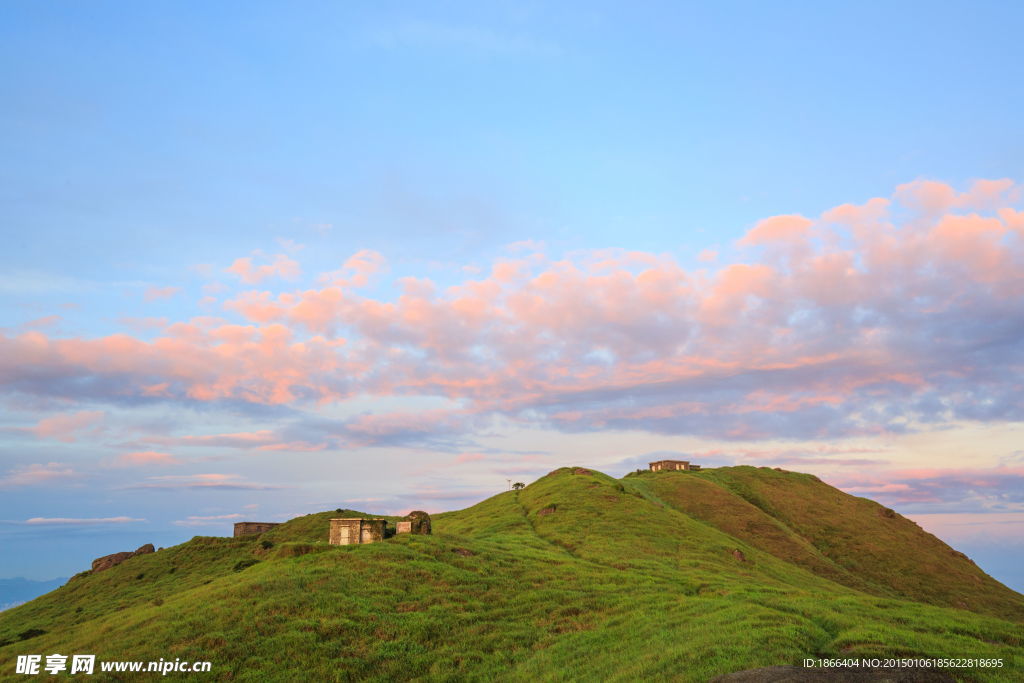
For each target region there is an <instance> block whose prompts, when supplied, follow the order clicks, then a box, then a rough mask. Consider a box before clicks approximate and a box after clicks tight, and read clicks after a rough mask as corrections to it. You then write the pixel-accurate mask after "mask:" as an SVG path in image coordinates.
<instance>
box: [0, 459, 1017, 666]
mask: <svg viewBox="0 0 1024 683" xmlns="http://www.w3.org/2000/svg"><path fill="white" fill-rule="evenodd" d="M837 494H838V495H837ZM878 507H879V506H877V505H876V504H874V503H871V502H870V501H864V500H863V499H856V498H852V497H850V496H845V495H844V494H841V493H839V492H836V491H835V490H834V489H831V488H830V487H827V486H824V485H823V484H821V483H820V482H816V481H815V480H814V479H813V478H810V477H808V476H807V475H797V474H792V473H778V472H774V471H770V472H765V471H764V470H758V469H754V468H723V469H721V470H708V471H705V472H701V473H664V474H657V475H655V474H646V475H638V476H630V477H627V478H625V479H623V480H615V479H612V478H610V477H607V476H605V475H603V474H600V473H596V472H592V473H578V474H577V473H574V471H573V470H569V469H565V470H559V471H557V472H555V473H552V474H551V475H549V476H547V477H545V478H542V479H541V480H539V481H538V482H535V483H534V484H532V485H531V486H529V487H527V488H526V489H524V490H522V491H519V492H506V493H503V494H500V495H497V496H495V497H493V498H491V499H488V500H486V501H484V502H482V503H480V504H479V505H476V506H474V507H472V508H469V509H466V510H461V511H458V512H450V513H444V514H440V515H435V516H434V519H433V522H434V535H432V536H409V535H402V536H396V537H394V538H391V539H388V540H386V541H385V542H383V543H378V544H373V545H367V546H346V547H335V546H330V545H328V544H327V543H326V537H327V524H328V522H327V520H328V519H330V518H331V517H334V516H339V514H345V515H347V514H358V513H355V512H354V511H342V513H339V512H338V511H329V512H324V513H317V514H313V515H306V516H304V517H300V518H297V519H296V520H292V521H291V522H289V523H287V524H283V525H281V526H279V527H276V528H275V529H273V530H272V531H270V532H267V533H266V534H263V535H262V536H260V537H258V538H256V537H250V538H242V539H232V538H204V537H197V538H195V539H193V540H191V541H189V542H188V543H184V544H182V545H180V546H176V547H174V548H169V549H166V550H163V551H160V552H158V553H155V554H152V555H146V556H140V557H137V558H133V559H131V560H129V561H127V562H125V563H124V564H122V565H120V566H118V567H115V568H113V569H110V570H108V571H106V572H102V573H99V574H95V575H89V576H85V577H83V578H79V579H75V580H74V581H72V582H70V583H69V584H68V585H67V586H64V587H63V588H61V589H58V590H57V591H54V592H52V593H50V594H48V595H46V596H43V597H41V598H38V599H36V600H34V601H32V602H30V603H28V604H26V605H23V606H21V607H18V608H16V609H13V610H10V611H8V612H4V613H2V614H0V641H9V644H7V645H5V646H4V647H2V648H0V656H2V657H3V660H4V661H7V662H11V663H13V661H14V659H15V655H17V654H24V653H37V654H48V653H52V652H58V653H64V654H70V653H93V654H97V655H98V656H99V657H100V658H101V659H119V660H150V659H159V658H160V657H163V658H165V659H167V658H174V657H181V658H182V659H197V660H210V661H212V662H213V663H214V671H213V673H212V674H211V675H210V678H211V679H213V680H226V679H230V680H243V681H265V680H379V681H390V680H408V679H422V680H460V681H461V680H491V679H497V680H544V681H549V680H565V681H575V680H618V681H635V680H658V679H675V680H684V681H690V680H692V681H703V680H707V679H708V678H710V677H713V676H714V675H716V674H720V673H725V672H729V671H735V670H741V669H747V668H753V667H758V666H769V665H777V664H799V663H800V661H801V660H802V659H803V658H804V657H829V658H835V657H885V656H904V657H953V656H956V657H986V658H1002V659H1003V660H1004V662H1005V666H1004V668H1003V669H1002V670H1000V671H992V670H988V671H981V670H977V669H975V670H969V671H961V672H958V673H957V676H958V677H959V678H960V679H961V680H977V681H989V680H991V681H1001V680H1006V681H1010V680H1018V679H1019V677H1020V675H1021V671H1022V669H1021V667H1022V661H1021V644H1022V643H1021V617H1020V614H1021V610H1022V605H1024V602H1022V599H1021V597H1020V596H1018V595H1017V594H1015V593H1013V592H1012V591H1009V590H1007V589H1005V588H1002V587H1001V586H999V584H996V583H995V582H994V581H991V579H987V577H984V575H983V574H980V571H979V572H978V573H979V574H980V575H981V576H982V577H984V579H979V580H978V581H975V580H973V579H971V578H970V577H971V576H972V574H971V569H970V567H971V566H972V565H969V563H967V564H968V565H969V566H963V565H964V563H965V562H966V561H964V560H962V559H961V558H957V557H956V556H955V555H951V554H949V552H948V550H949V549H948V548H946V547H945V546H944V544H941V542H938V543H939V545H936V543H935V542H933V541H932V540H931V539H930V538H927V537H926V535H924V534H923V532H921V531H920V530H919V529H916V528H911V527H908V526H907V524H912V523H909V522H906V521H905V520H900V519H896V520H895V521H894V519H893V518H889V517H884V516H881V515H880V514H879V513H878V511H877V508H878ZM837 515H838V516H837ZM886 525H888V526H886ZM858 529H870V530H871V532H870V534H875V537H870V534H869V533H868V532H867V531H865V534H864V535H867V536H869V538H866V539H863V538H861V536H860V535H858V534H857V533H855V532H856V531H857V530H858ZM879 529H881V530H885V531H886V532H887V534H884V535H883V536H884V537H878V534H879ZM908 544H912V545H911V546H910V547H908ZM737 550H739V551H741V553H742V556H743V559H740V558H738V557H737V556H736V554H735V551H737ZM900 553H902V554H903V555H906V554H910V555H911V556H912V557H915V558H916V563H917V565H916V568H910V569H908V566H907V563H906V562H905V561H904V560H903V559H900V558H901V557H902V556H903V555H899V557H896V556H895V555H894V554H900ZM947 557H948V558H949V560H948V561H947V560H946V559H945V558H947ZM880 558H881V559H880ZM911 569H912V570H913V571H911ZM961 575H963V576H966V577H968V578H967V581H969V582H970V583H969V585H968V586H967V587H966V588H965V587H964V586H963V585H961V584H962V582H960V579H958V578H957V577H958V576H961ZM951 577H952V578H951ZM979 581H980V583H979ZM911 598H912V599H913V600H916V601H911ZM952 599H962V600H966V601H969V603H970V606H971V607H972V608H973V609H974V610H975V611H968V610H965V609H955V608H953V607H952V606H949V605H950V601H951V600H952ZM926 602H931V603H934V604H926ZM981 612H984V614H983V613H981ZM28 629H38V630H42V631H45V633H43V634H42V635H36V636H34V637H31V638H28V639H26V640H19V634H22V633H24V632H25V631H26V630H28Z"/></svg>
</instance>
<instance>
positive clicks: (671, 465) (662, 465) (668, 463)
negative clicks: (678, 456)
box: [651, 460, 700, 472]
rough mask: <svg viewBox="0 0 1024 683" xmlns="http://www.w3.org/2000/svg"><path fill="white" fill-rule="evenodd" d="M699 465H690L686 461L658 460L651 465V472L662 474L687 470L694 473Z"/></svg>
mask: <svg viewBox="0 0 1024 683" xmlns="http://www.w3.org/2000/svg"><path fill="white" fill-rule="evenodd" d="M699 469H700V465H691V464H690V463H689V461H687V460H658V461H657V462H652V463H651V472H663V471H668V470H689V471H691V472H695V471H697V470H699Z"/></svg>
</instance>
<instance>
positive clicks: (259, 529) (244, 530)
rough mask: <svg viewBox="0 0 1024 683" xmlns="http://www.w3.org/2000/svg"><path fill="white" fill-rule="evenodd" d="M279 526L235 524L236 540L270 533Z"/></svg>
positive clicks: (260, 523) (258, 523)
mask: <svg viewBox="0 0 1024 683" xmlns="http://www.w3.org/2000/svg"><path fill="white" fill-rule="evenodd" d="M278 524H279V522H235V538H238V537H239V536H251V535H253V534H262V533H263V532H264V531H270V530H271V529H273V528H274V527H275V526H277V525H278Z"/></svg>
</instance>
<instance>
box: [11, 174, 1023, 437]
mask: <svg viewBox="0 0 1024 683" xmlns="http://www.w3.org/2000/svg"><path fill="white" fill-rule="evenodd" d="M1015 191H1016V188H1015V186H1013V185H1012V183H1008V181H984V182H982V181H979V182H977V183H974V185H972V186H971V187H970V188H969V189H968V190H967V191H966V192H958V191H956V190H955V189H953V188H952V187H951V186H949V185H945V184H942V183H936V182H934V181H917V182H915V183H908V184H906V185H902V186H900V187H899V188H897V190H896V192H895V194H894V196H893V197H892V198H873V199H869V200H867V201H866V202H864V203H862V204H859V205H853V204H843V205H840V206H838V207H835V208H833V209H830V210H828V211H825V212H823V213H822V215H821V217H820V218H818V219H815V220H811V219H809V218H805V217H803V216H796V215H787V216H774V217H771V218H768V219H766V220H764V221H761V222H759V223H757V224H756V225H755V227H754V228H753V229H752V230H751V231H750V232H748V234H747V235H746V236H745V237H744V238H742V239H741V240H740V244H741V246H756V245H762V246H764V247H765V248H764V249H763V250H751V252H750V256H751V260H750V261H748V262H742V263H723V264H721V266H720V267H717V268H707V269H701V270H698V271H696V272H688V271H687V270H685V269H684V268H682V267H681V266H680V265H679V264H678V263H677V262H676V261H675V260H674V259H672V258H671V257H669V256H666V255H664V254H653V253H646V252H637V251H627V250H618V249H602V250H592V251H581V252H576V253H572V254H569V255H567V256H565V257H564V258H561V259H554V258H551V257H549V256H547V255H545V254H542V253H539V252H535V253H530V254H526V255H525V256H524V257H523V258H516V259H507V258H499V259H496V260H495V262H494V263H493V264H491V265H492V267H491V268H490V269H489V270H487V269H484V270H481V271H480V272H481V273H484V274H483V275H473V276H470V275H465V276H464V277H466V278H467V279H465V280H464V281H463V282H460V283H457V284H455V285H452V286H441V285H438V284H435V283H434V282H433V281H431V280H428V279H426V278H412V277H407V278H403V279H401V280H399V281H398V282H397V283H396V284H397V285H398V286H399V288H400V293H399V294H398V295H397V296H393V297H389V298H384V297H380V296H372V295H368V294H366V293H365V292H364V291H361V290H360V289H359V285H360V283H365V281H366V280H365V279H366V278H367V277H369V276H370V275H372V274H374V273H378V272H380V271H381V270H382V269H383V258H382V257H381V256H380V255H379V254H376V253H375V252H370V251H360V252H357V253H356V254H354V255H353V256H352V257H351V258H349V259H347V260H346V261H345V263H344V266H343V267H342V269H341V270H340V271H338V272H337V273H333V274H328V275H329V276H330V277H328V278H327V279H326V280H325V281H323V282H322V286H320V287H316V288H310V289H305V290H297V291H288V292H281V293H273V292H270V291H248V292H243V293H241V294H240V295H238V296H237V297H236V298H235V299H234V300H233V301H229V302H226V303H225V308H226V310H227V311H229V312H230V313H231V314H232V316H233V318H234V322H226V321H223V320H215V319H192V320H188V321H181V322H177V323H174V324H171V325H169V326H168V327H167V328H166V329H164V330H163V332H162V334H161V336H159V337H157V338H155V339H152V340H149V341H143V340H141V339H138V338H134V337H131V336H129V335H111V336H107V337H101V338H95V339H60V338H56V337H51V336H48V335H46V334H43V333H41V332H39V331H27V332H25V333H23V334H21V335H18V336H13V337H9V336H4V335H0V381H3V382H5V383H6V384H7V385H9V386H12V387H16V388H17V390H19V391H24V392H28V393H39V394H45V395H50V394H57V395H60V396H61V397H74V396H76V395H77V393H76V392H81V393H82V395H88V396H93V395H96V396H98V397H100V398H105V399H115V400H130V399H132V398H135V397H139V396H146V397H150V398H161V399H164V400H179V401H214V400H222V399H228V400H235V401H244V402H251V403H267V404H296V405H301V404H303V403H307V402H312V401H317V402H331V401H343V400H346V399H348V398H350V397H353V396H357V395H372V396H408V395H427V396H434V397H436V396H442V397H447V398H450V399H452V400H457V401H460V402H462V405H464V406H465V409H464V411H463V415H461V416H460V417H458V418H457V419H456V418H451V420H452V421H451V423H450V424H448V423H444V422H441V424H440V426H441V427H443V428H445V429H451V430H457V429H469V428H471V426H472V425H473V424H475V423H474V422H473V420H472V419H469V418H468V417H467V416H480V415H487V414H490V413H494V412H500V413H504V414H506V415H510V416H513V417H515V418H517V419H523V420H527V421H531V422H535V423H539V424H548V425H556V426H557V427H558V428H560V429H565V430H572V429H606V428H622V429H630V428H635V429H643V430H648V431H654V432H658V433H672V434H678V433H689V434H710V435H715V436H720V437H722V438H735V439H746V438H756V437H758V436H765V435H768V436H772V435H774V436H783V437H786V436H798V437H800V438H823V437H826V436H835V435H856V434H878V433H882V432H885V431H900V430H906V429H912V428H913V427H911V426H909V425H911V424H912V423H913V422H914V421H915V420H916V421H919V422H925V423H937V422H944V421H949V420H954V419H957V420H980V421H986V420H1019V419H1024V400H1022V399H1021V398H1020V396H1021V392H1020V391H1019V387H1018V386H1017V385H1016V384H1014V381H1015V380H1014V379H1013V378H1014V377H1016V376H1018V374H1019V373H1015V372H1013V369H1014V368H1016V367H1018V366H1019V364H1020V347H1019V344H1017V342H1016V340H1018V339H1019V334H1018V331H1017V330H1016V327H1015V325H1017V322H1016V321H1017V320H1018V317H1019V316H1017V313H1016V312H1017V311H1019V310H1020V306H1021V300H1022V297H1024V280H1021V278H1020V276H1019V273H1020V272H1022V271H1024V240H1021V239H1020V238H1019V234H1018V231H1019V230H1020V229H1021V228H1020V225H1019V224H1020V222H1021V221H1020V220H1019V215H1020V214H1019V212H1018V210H1017V209H1016V208H1014V207H1013V206H1011V205H1009V204H1007V202H1009V201H1010V200H1011V199H1012V197H1013V195H1014V192H1015ZM908 210H909V211H908ZM908 215H909V216H910V217H909V218H907V216H908ZM236 263H237V262H236ZM266 267H268V268H271V270H273V273H274V274H278V271H277V270H274V266H273V264H271V266H266ZM233 268H234V267H233ZM259 268H264V266H259V267H257V266H254V265H253V264H252V263H251V262H246V263H244V264H243V265H240V266H239V267H238V268H234V270H233V271H232V272H234V273H235V274H236V275H238V276H239V277H242V278H243V279H246V278H248V279H249V280H251V281H254V282H255V281H258V280H259V279H262V278H263V277H264V275H262V274H261V273H263V271H260V270H259ZM267 272H268V273H270V271H267ZM266 276H269V275H266ZM341 335H343V337H342V336H341ZM995 368H1001V369H1002V370H994V369H995ZM90 392H92V393H90ZM449 418H450V416H449V417H444V418H441V417H438V416H433V417H430V416H428V418H427V421H424V419H423V418H421V417H418V416H395V415H392V416H365V417H359V418H356V419H354V420H352V421H351V422H350V423H347V424H346V427H345V429H346V437H347V438H351V439H356V440H358V439H360V438H362V439H366V440H376V441H380V440H381V439H383V438H385V436H387V438H391V436H389V435H391V434H399V435H410V434H421V435H424V436H423V438H435V437H434V436H431V435H435V434H436V429H435V428H436V427H438V424H437V421H438V420H447V419H449ZM430 419H434V421H435V424H430V423H429V420H430ZM197 443H198V442H197ZM332 443H333V442H331V441H330V440H329V439H322V438H320V437H319V436H318V437H315V438H314V437H309V438H306V437H300V438H299V439H296V438H294V436H289V437H287V438H284V437H281V438H278V435H266V436H265V437H264V438H263V440H260V441H258V442H253V443H251V445H250V447H252V448H259V449H263V450H278V449H279V450H300V449H316V448H320V447H321V445H322V444H329V445H330V444H332ZM147 447H153V448H157V447H160V444H157V443H154V444H152V446H147Z"/></svg>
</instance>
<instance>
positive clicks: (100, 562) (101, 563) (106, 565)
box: [92, 543, 153, 572]
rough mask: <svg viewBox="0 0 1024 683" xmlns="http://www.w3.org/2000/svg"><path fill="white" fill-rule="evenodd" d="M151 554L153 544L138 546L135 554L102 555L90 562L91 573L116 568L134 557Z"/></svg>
mask: <svg viewBox="0 0 1024 683" xmlns="http://www.w3.org/2000/svg"><path fill="white" fill-rule="evenodd" d="M151 552H153V544H152V543H147V544H146V545H143V546H140V547H139V548H138V550H136V551H135V552H131V553H130V552H127V551H126V552H123V553H113V554H111V555H104V556H103V557H97V558H96V559H95V560H93V561H92V571H94V572H101V571H104V570H106V569H110V568H111V567H116V566H117V565H119V564H121V563H122V562H124V561H125V560H127V559H130V558H133V557H135V556H136V555H148V554H149V553H151Z"/></svg>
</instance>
